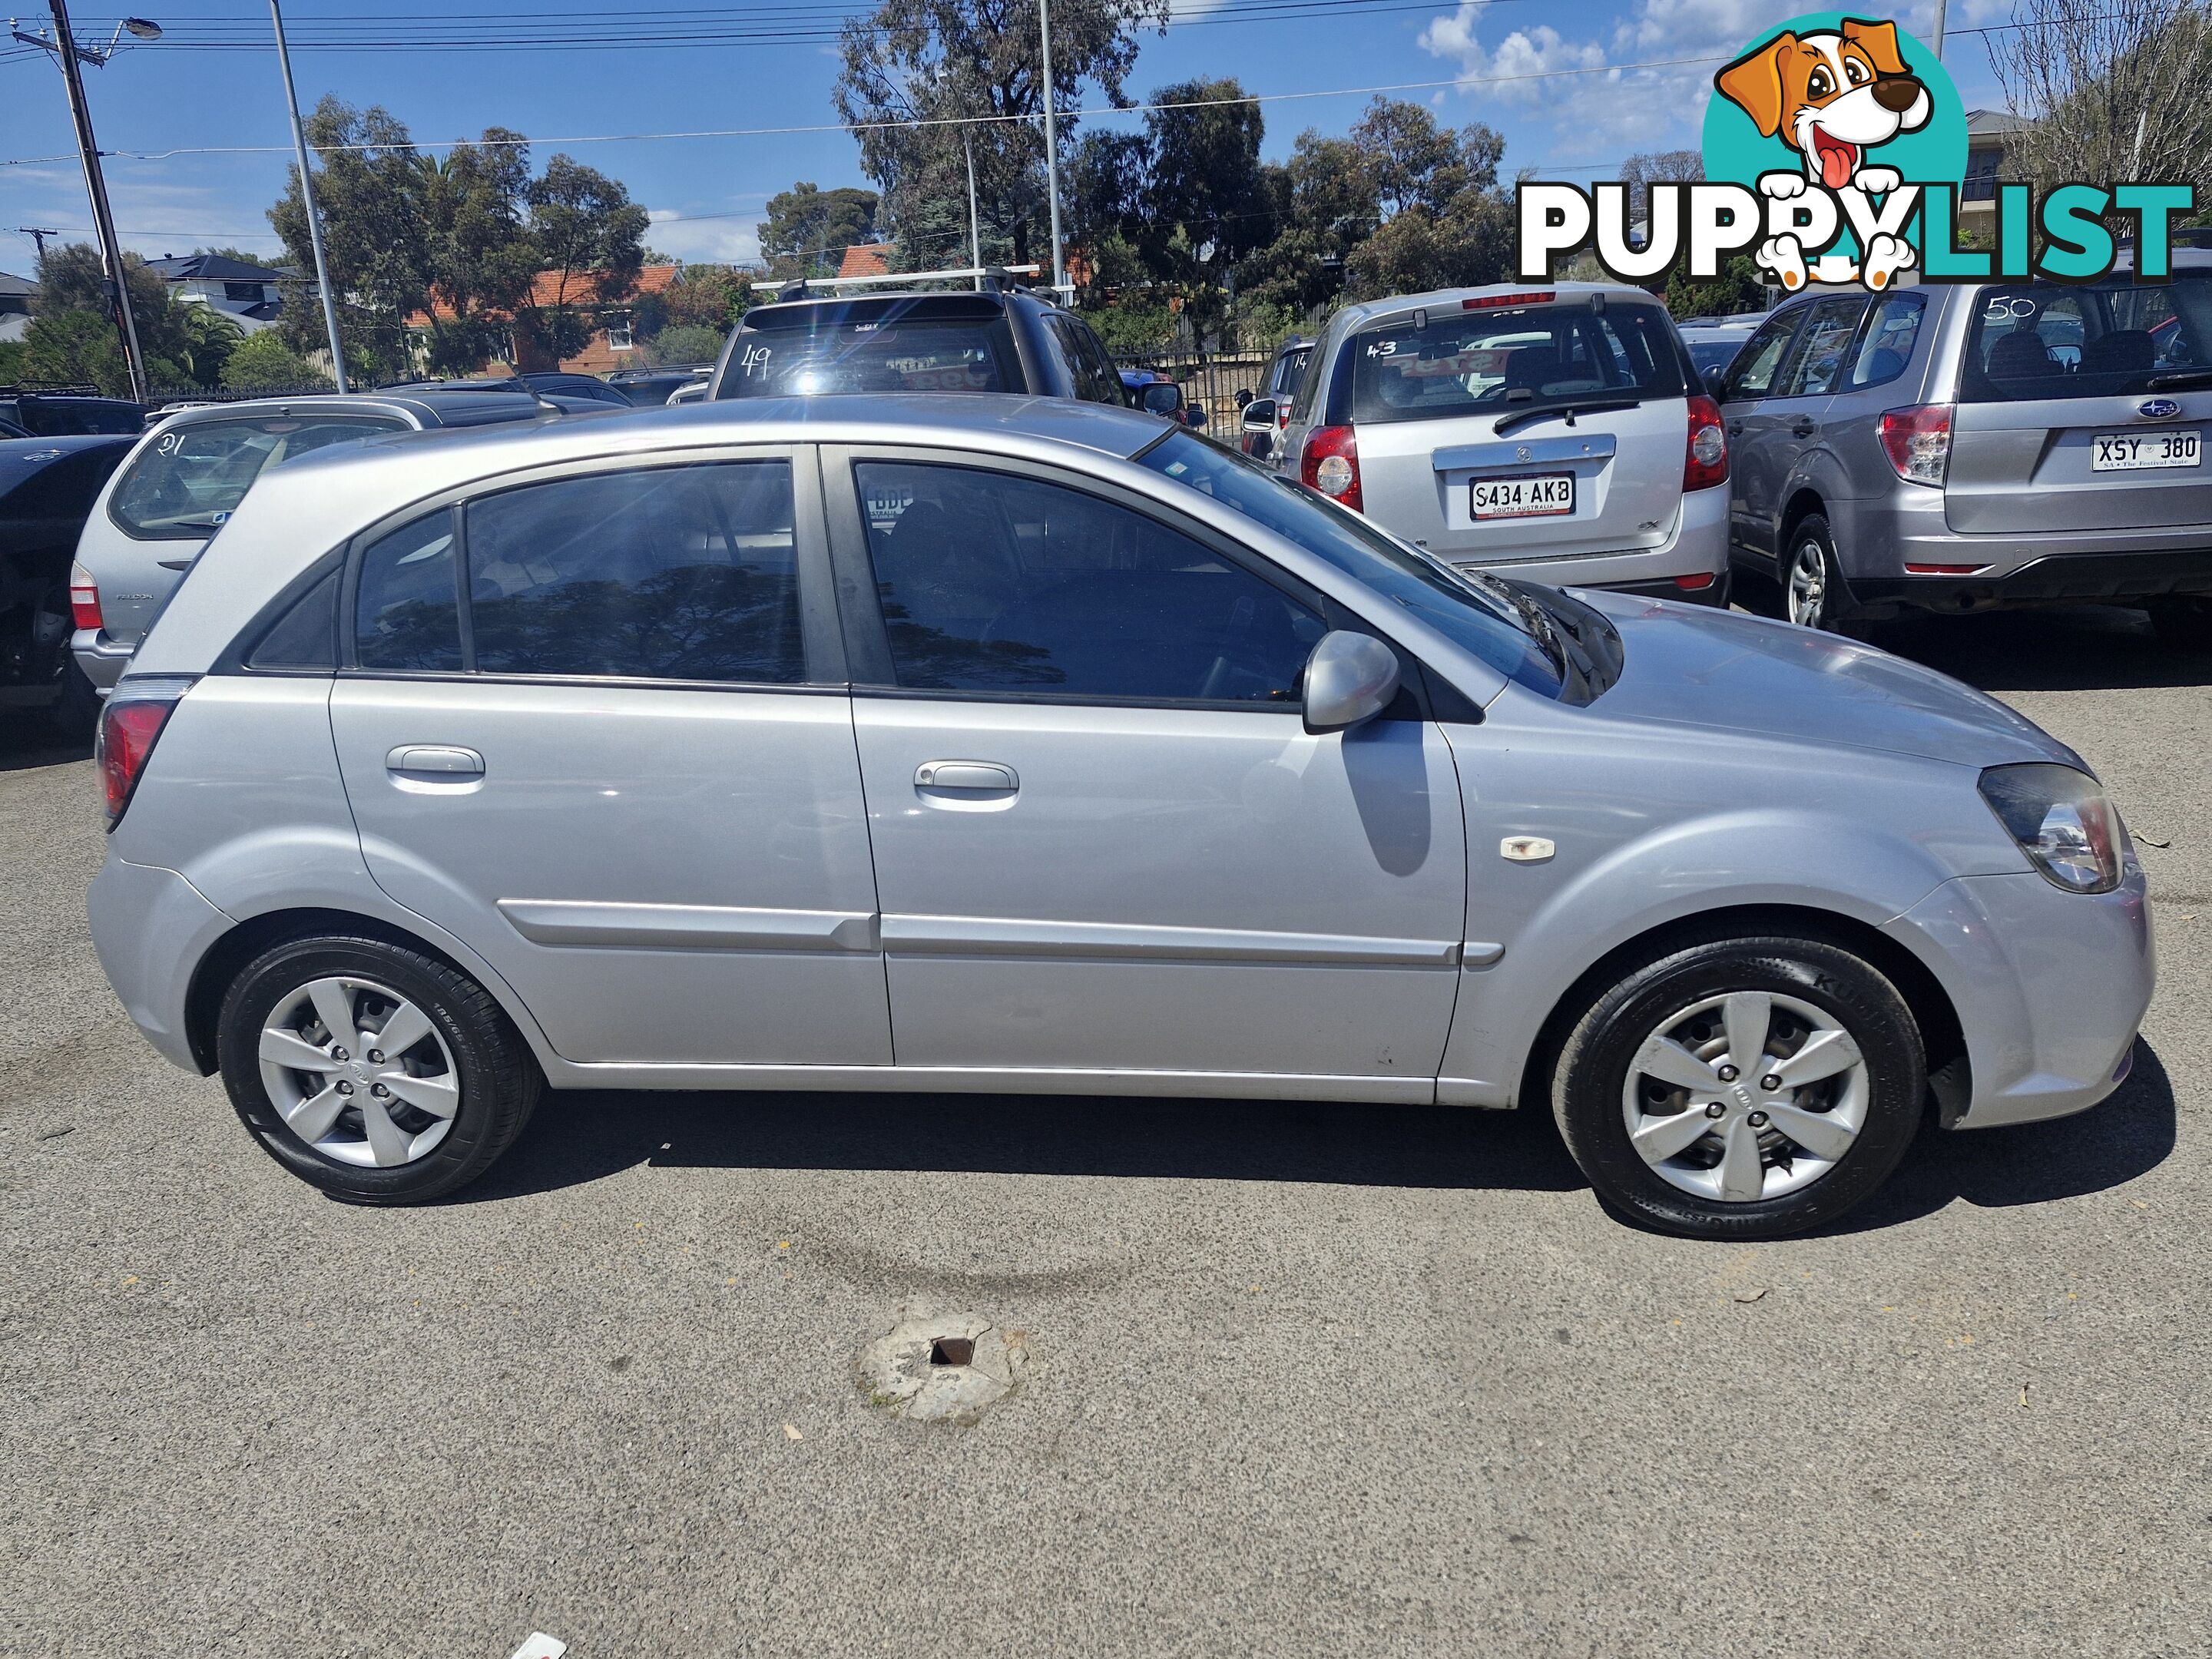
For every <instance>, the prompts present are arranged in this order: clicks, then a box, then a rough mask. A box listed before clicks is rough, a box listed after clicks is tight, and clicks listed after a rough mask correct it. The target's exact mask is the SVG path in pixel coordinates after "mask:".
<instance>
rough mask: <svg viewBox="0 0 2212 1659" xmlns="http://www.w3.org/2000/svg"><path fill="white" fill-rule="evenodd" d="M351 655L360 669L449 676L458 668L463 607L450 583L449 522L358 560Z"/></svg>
mask: <svg viewBox="0 0 2212 1659" xmlns="http://www.w3.org/2000/svg"><path fill="white" fill-rule="evenodd" d="M354 652H355V654H356V657H357V658H358V659H359V660H360V663H361V665H362V667H363V668H381V669H386V670H392V671H399V672H404V673H439V672H446V673H452V672H455V671H459V668H460V666H461V607H460V598H459V590H458V588H457V587H456V586H455V585H454V580H453V513H451V512H450V511H448V512H443V513H432V514H430V515H429V517H428V518H426V519H417V520H416V521H415V522H414V523H413V524H410V525H408V526H404V528H402V529H398V530H395V531H393V532H392V533H391V534H390V535H388V536H383V537H380V538H378V539H377V540H375V541H374V542H372V543H370V544H369V545H368V550H367V551H365V552H364V553H363V554H362V556H361V581H360V586H359V589H358V591H357V592H356V594H355V599H354Z"/></svg>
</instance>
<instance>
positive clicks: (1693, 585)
mask: <svg viewBox="0 0 2212 1659" xmlns="http://www.w3.org/2000/svg"><path fill="white" fill-rule="evenodd" d="M1715 580H1717V578H1716V577H1715V576H1714V575H1713V573H1712V572H1711V571H1710V570H1700V571H1699V572H1697V573H1696V574H1694V575H1689V576H1677V577H1675V578H1674V586H1677V587H1679V588H1680V589H1681V590H1682V591H1683V592H1685V593H1702V592H1705V590H1706V589H1707V588H1709V587H1711V586H1712V585H1713V583H1714V581H1715Z"/></svg>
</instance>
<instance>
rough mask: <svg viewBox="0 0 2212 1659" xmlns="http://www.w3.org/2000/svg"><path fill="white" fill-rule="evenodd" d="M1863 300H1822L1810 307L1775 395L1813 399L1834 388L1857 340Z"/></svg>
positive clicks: (1864, 305) (1864, 308)
mask: <svg viewBox="0 0 2212 1659" xmlns="http://www.w3.org/2000/svg"><path fill="white" fill-rule="evenodd" d="M1865 315H1866V301H1864V300H1862V299H1857V298H1855V297H1853V298H1845V299H1837V300H1823V301H1820V304H1818V305H1816V306H1814V307H1813V314H1812V318H1811V319H1810V320H1809V321H1808V322H1807V323H1806V325H1805V329H1804V331H1803V332H1802V333H1801V334H1800V335H1799V336H1798V337H1797V349H1796V352H1795V354H1794V355H1793V356H1791V358H1790V368H1789V369H1788V371H1787V372H1786V373H1785V374H1784V376H1783V379H1782V385H1781V386H1780V387H1779V388H1778V395H1779V396H1781V397H1784V398H1817V397H1820V396H1822V395H1824V394H1825V393H1827V392H1833V391H1834V390H1835V389H1836V382H1837V381H1838V379H1839V378H1841V376H1842V374H1843V371H1844V359H1845V358H1846V357H1848V356H1850V349H1851V342H1852V340H1853V339H1854V338H1856V337H1857V334H1858V328H1859V319H1860V318H1862V317H1863V316H1865Z"/></svg>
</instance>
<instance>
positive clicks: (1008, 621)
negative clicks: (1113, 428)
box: [854, 462, 1327, 708]
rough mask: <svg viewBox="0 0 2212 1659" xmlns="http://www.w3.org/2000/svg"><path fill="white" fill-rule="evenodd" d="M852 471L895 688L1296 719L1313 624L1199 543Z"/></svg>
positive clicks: (1039, 504)
mask: <svg viewBox="0 0 2212 1659" xmlns="http://www.w3.org/2000/svg"><path fill="white" fill-rule="evenodd" d="M854 470H855V471H856V473H857V474H858V483H859V485H860V495H861V499H862V501H863V502H864V503H865V507H866V515H867V523H868V546H869V551H870V552H871V554H872V556H873V558H874V561H875V574H876V580H877V582H878V589H879V591H880V592H881V594H882V597H883V608H884V626H885V629H886V632H887V634H888V635H889V641H890V654H891V661H892V665H893V671H894V673H895V676H896V680H897V683H898V684H899V685H901V686H904V687H913V688H915V689H921V690H952V691H998V692H1012V693H1017V694H1030V695H1046V696H1079V697H1095V698H1102V699H1107V700H1112V701H1121V702H1132V701H1133V702H1230V703H1245V704H1255V705H1261V706H1267V707H1276V708H1295V707H1297V702H1298V696H1299V684H1298V682H1299V675H1300V673H1301V671H1303V670H1304V666H1305V661H1306V658H1307V656H1308V655H1309V654H1310V653H1311V652H1312V650H1313V647H1314V645H1315V643H1316V641H1319V640H1320V638H1321V636H1322V634H1323V633H1325V632H1326V631H1327V628H1326V625H1325V624H1324V623H1322V619H1321V617H1319V616H1318V615H1317V614H1316V612H1315V611H1312V610H1311V609H1310V608H1309V607H1307V606H1306V605H1302V604H1300V603H1298V602H1297V600H1295V599H1291V598H1290V597H1289V596H1288V595H1287V594H1285V593H1284V592H1280V591H1279V590H1278V589H1277V588H1276V587H1275V586H1273V585H1272V584H1271V583H1268V582H1267V581H1264V580H1261V578H1260V577H1258V576H1256V575H1255V574H1252V573H1251V572H1250V571H1249V570H1246V569H1245V568H1243V566H1241V565H1238V564H1236V563H1233V562H1231V561H1229V560H1228V559H1226V558H1225V557H1223V556H1221V555H1219V554H1218V553H1216V552H1215V551H1214V550H1212V549H1211V548H1209V547H1206V545H1204V544H1201V543H1200V542H1197V541H1194V540H1193V539H1191V538H1189V537H1187V536H1184V535H1182V534H1181V533H1180V532H1176V531H1173V530H1170V529H1169V528H1167V527H1166V526H1164V525H1162V524H1160V523H1158V522H1157V521H1156V520H1152V519H1150V518H1147V517H1146V516H1145V515H1144V514H1142V513H1134V512H1132V511H1130V510H1129V509H1128V508H1127V507H1120V506H1117V505H1115V504H1114V503H1112V502H1110V501H1101V500H1100V499H1098V498H1097V497H1096V496H1093V495H1085V494H1083V493H1081V492H1079V491H1077V490H1073V489H1063V488H1061V487H1060V486H1058V485H1055V484H1048V483H1040V482H1038V481H1036V480H1034V479H1030V478H1021V477H1009V476H1006V475H1004V474H997V473H987V472H982V471H974V470H970V469H967V468H961V467H948V466H925V465H906V464H902V463H890V462H863V463H861V464H860V465H858V466H857V467H856V468H855V469H854Z"/></svg>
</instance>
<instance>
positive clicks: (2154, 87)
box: [1990, 0, 2212, 210]
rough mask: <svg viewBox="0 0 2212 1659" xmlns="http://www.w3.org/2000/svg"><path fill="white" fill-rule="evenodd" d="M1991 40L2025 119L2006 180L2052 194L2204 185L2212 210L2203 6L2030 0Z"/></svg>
mask: <svg viewBox="0 0 2212 1659" xmlns="http://www.w3.org/2000/svg"><path fill="white" fill-rule="evenodd" d="M2015 21H2016V22H2017V23H2018V24H2019V25H2020V27H2016V28H2014V29H2011V30H2008V31H2007V32H2006V33H2003V34H2002V35H1992V36H1991V37H1990V62H1991V64H1992V66H1993V67H1994V68H1995V69H1996V74H1997V79H1998V81H1999V82H2000V83H2001V84H2002V86H2003V88H2004V90H2005V96H2006V99H2007V100H2008V102H2009V103H2010V105H2011V106H2012V110H2013V112H2014V113H2015V114H2016V115H2020V116H2023V117H2026V118H2028V119H2029V121H2030V123H2031V125H2029V126H2028V127H2027V129H2026V130H2025V131H2021V132H2018V133H2015V134H2013V135H2011V136H2010V137H2007V138H2006V140H2005V167H2004V171H2005V175H2006V176H2007V177H2008V178H2012V179H2026V180H2027V181H2028V182H2030V183H2032V184H2033V185H2037V186H2039V188H2042V189H2050V188H2052V187H2054V186H2056V185H2061V184H2065V183H2068V182H2069V181H2071V180H2074V179H2098V180H2106V181H2114V182H2117V181H2119V180H2123V179H2150V180H2154V181H2157V182H2160V183H2189V184H2193V185H2196V186H2197V206H2198V208H2199V210H2203V209H2204V208H2206V207H2208V206H2212V192H2208V190H2207V185H2208V183H2212V179H2208V173H2212V166H2208V160H2212V112H2208V106H2207V103H2206V96H2205V94H2206V89H2207V88H2208V86H2212V14H2208V12H2207V10H2206V9H2205V7H2204V6H2203V3H2201V0H2136V3H2134V4H2131V5H2125V6H2108V5H2104V4H2101V3H2098V0H2020V5H2019V7H2018V9H2017V10H2016V12H2015Z"/></svg>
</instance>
